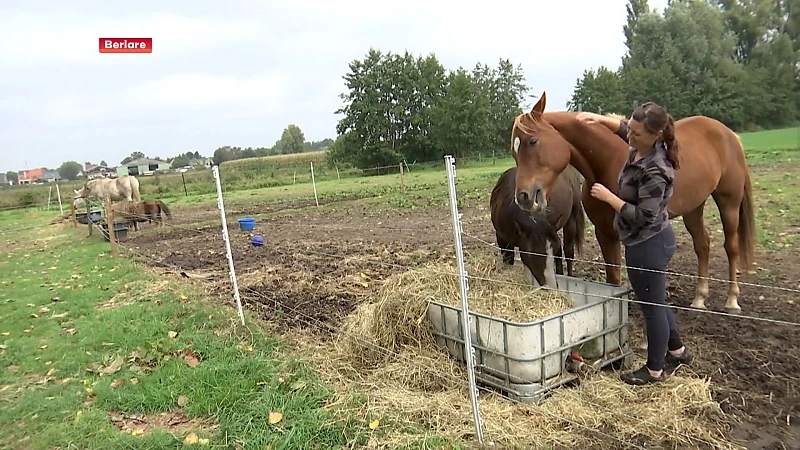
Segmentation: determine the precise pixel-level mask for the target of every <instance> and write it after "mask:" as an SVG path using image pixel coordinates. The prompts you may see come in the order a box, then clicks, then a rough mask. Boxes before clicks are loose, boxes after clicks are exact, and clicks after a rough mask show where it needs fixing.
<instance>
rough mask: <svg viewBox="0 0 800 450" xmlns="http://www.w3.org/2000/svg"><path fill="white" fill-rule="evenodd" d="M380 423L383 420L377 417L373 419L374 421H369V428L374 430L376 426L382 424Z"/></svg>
mask: <svg viewBox="0 0 800 450" xmlns="http://www.w3.org/2000/svg"><path fill="white" fill-rule="evenodd" d="M380 424H381V421H380V420H378V419H375V420H373V421H372V422H370V423H369V429H370V430H374V429H375V428H378V425H380Z"/></svg>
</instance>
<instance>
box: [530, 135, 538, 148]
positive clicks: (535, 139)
mask: <svg viewBox="0 0 800 450" xmlns="http://www.w3.org/2000/svg"><path fill="white" fill-rule="evenodd" d="M537 142H539V138H535V137H532V138H531V140H530V141H528V146H530V147H533V146H534V145H536V143H537Z"/></svg>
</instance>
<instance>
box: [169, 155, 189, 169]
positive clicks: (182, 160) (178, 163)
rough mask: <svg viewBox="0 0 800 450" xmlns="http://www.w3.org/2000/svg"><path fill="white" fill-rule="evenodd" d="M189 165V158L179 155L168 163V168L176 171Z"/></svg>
mask: <svg viewBox="0 0 800 450" xmlns="http://www.w3.org/2000/svg"><path fill="white" fill-rule="evenodd" d="M188 165H189V158H188V157H187V156H186V155H180V156H176V157H174V158H172V163H170V168H172V169H177V168H178V167H184V166H188Z"/></svg>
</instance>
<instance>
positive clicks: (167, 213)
mask: <svg viewBox="0 0 800 450" xmlns="http://www.w3.org/2000/svg"><path fill="white" fill-rule="evenodd" d="M156 203H158V207H159V208H161V210H162V211H164V215H165V216H167V218H168V219H172V212H171V211H170V210H169V208H167V205H166V204H165V203H164V202H162V201H161V200H156Z"/></svg>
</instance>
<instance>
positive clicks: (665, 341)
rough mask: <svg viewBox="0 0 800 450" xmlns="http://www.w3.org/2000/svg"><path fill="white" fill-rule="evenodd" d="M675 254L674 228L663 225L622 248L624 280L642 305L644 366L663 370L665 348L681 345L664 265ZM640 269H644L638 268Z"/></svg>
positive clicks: (673, 348)
mask: <svg viewBox="0 0 800 450" xmlns="http://www.w3.org/2000/svg"><path fill="white" fill-rule="evenodd" d="M674 254H675V231H674V230H673V229H672V227H671V226H670V227H668V228H665V229H664V230H663V231H661V232H660V233H658V234H657V235H655V236H653V237H651V238H650V239H648V240H646V241H644V242H640V243H638V244H635V245H632V246H630V247H628V246H626V247H625V259H626V262H627V271H628V279H629V280H630V282H631V287H633V291H634V293H635V294H636V299H637V300H638V301H639V302H643V303H639V305H640V306H641V308H642V314H643V315H644V318H645V324H646V332H647V367H648V368H649V369H650V370H653V371H658V370H662V369H664V357H665V356H666V355H667V350H677V349H679V348H681V347H683V343H682V342H681V338H680V335H679V334H678V325H677V323H676V322H675V313H674V312H673V311H672V309H671V308H669V307H668V306H667V301H666V296H667V274H666V271H667V266H668V265H669V262H670V260H671V259H672V255H674ZM639 269H644V270H639Z"/></svg>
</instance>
